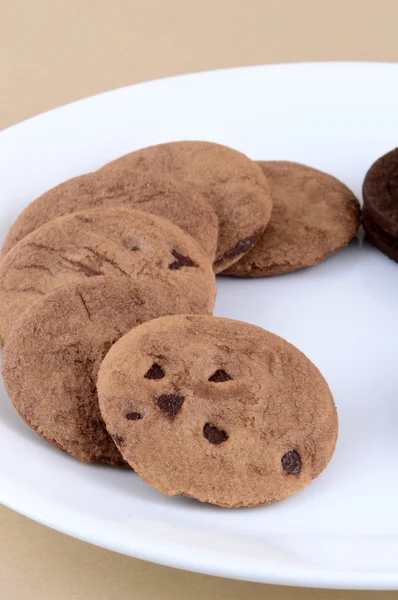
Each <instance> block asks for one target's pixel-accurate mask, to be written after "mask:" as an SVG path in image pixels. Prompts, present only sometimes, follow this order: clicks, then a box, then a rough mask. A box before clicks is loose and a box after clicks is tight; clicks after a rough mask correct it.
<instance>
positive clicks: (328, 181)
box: [224, 161, 360, 277]
mask: <svg viewBox="0 0 398 600" xmlns="http://www.w3.org/2000/svg"><path fill="white" fill-rule="evenodd" d="M258 164H259V165H260V167H261V168H262V170H263V172H264V174H265V175H266V177H267V180H268V182H269V186H270V190H271V194H272V201H273V209H272V215H271V219H270V222H269V223H268V226H267V228H266V230H265V231H264V233H263V235H262V236H261V237H260V239H259V241H258V242H257V244H256V245H255V247H254V248H253V249H252V250H250V251H249V252H248V253H247V254H245V256H243V257H242V258H241V259H240V260H239V261H238V262H237V263H235V264H234V265H232V266H231V267H230V268H229V269H227V270H226V271H225V273H224V274H225V275H234V276H236V277H265V276H267V275H279V274H281V273H289V272H291V271H297V270H299V269H303V268H304V267H310V266H312V265H316V264H317V263H319V262H321V261H323V260H324V259H325V258H327V257H328V256H330V255H331V254H333V253H334V252H337V250H340V248H343V247H344V246H346V245H347V244H348V243H349V242H350V240H352V238H353V237H355V235H356V233H357V231H358V228H359V225H360V206H359V202H358V200H357V199H356V198H355V196H354V194H353V193H352V192H351V191H350V190H349V189H348V188H347V187H346V186H345V185H344V184H343V183H341V181H339V180H338V179H336V178H335V177H332V176H331V175H328V174H327V173H323V172H322V171H318V170H317V169H312V168H311V167H307V166H305V165H301V164H298V163H292V162H287V161H269V162H259V163H258Z"/></svg>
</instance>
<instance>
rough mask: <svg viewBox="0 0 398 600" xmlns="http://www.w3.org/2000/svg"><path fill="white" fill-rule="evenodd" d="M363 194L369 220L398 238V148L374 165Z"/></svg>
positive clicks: (367, 176)
mask: <svg viewBox="0 0 398 600" xmlns="http://www.w3.org/2000/svg"><path fill="white" fill-rule="evenodd" d="M362 193H363V203H364V208H366V211H367V213H368V219H369V218H371V219H372V221H373V222H374V223H375V224H376V225H378V226H379V228H380V229H381V230H382V231H384V233H386V234H387V235H388V236H392V237H393V238H398V148H395V150H391V152H388V153H387V154H385V155H384V156H382V157H381V158H379V159H378V160H376V162H375V163H373V165H372V166H371V167H370V169H369V171H368V172H367V174H366V176H365V180H364V182H363V188H362ZM376 245H377V244H376ZM383 251H384V250H383ZM391 258H392V257H391ZM394 260H395V259H394Z"/></svg>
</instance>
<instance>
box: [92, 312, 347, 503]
mask: <svg viewBox="0 0 398 600" xmlns="http://www.w3.org/2000/svg"><path fill="white" fill-rule="evenodd" d="M97 389H98V396H99V405H100V410H101V414H102V416H103V418H104V421H105V423H106V427H107V429H108V431H109V432H110V433H111V434H112V436H113V439H114V440H115V443H116V444H117V446H118V448H119V450H120V451H121V453H122V455H123V457H124V458H125V460H126V461H127V462H128V463H129V464H130V465H131V466H132V467H134V469H135V470H136V471H137V472H138V473H139V474H140V475H141V476H142V477H143V479H144V480H145V481H147V482H148V483H150V484H151V485H153V486H154V487H155V488H157V489H158V490H160V491H162V492H163V493H165V494H167V495H175V494H184V495H186V496H190V497H193V498H196V499H198V500H200V501H202V502H211V503H214V504H218V505H221V506H226V507H238V506H257V505H260V504H265V503H270V502H274V501H277V500H282V499H284V498H286V497H287V496H289V495H290V494H293V493H294V492H297V491H298V490H300V489H302V488H303V487H305V486H306V485H308V484H309V483H310V482H311V481H312V480H313V479H314V478H315V477H317V476H318V475H319V474H320V473H321V471H322V470H323V469H324V468H325V467H326V466H327V464H328V462H329V461H330V459H331V457H332V454H333V452H334V448H335V444H336V439H337V430H338V421H337V413H336V408H335V404H334V401H333V397H332V395H331V392H330V390H329V388H328V385H327V383H326V381H325V380H324V378H323V377H322V375H321V373H320V372H319V371H318V369H317V368H316V367H315V366H314V365H313V364H312V363H311V362H310V360H308V358H307V357H306V356H304V354H302V353H301V352H300V351H299V350H297V348H295V347H294V346H292V345H291V344H289V343H288V342H286V341H285V340H283V339H282V338H280V337H278V336H276V335H274V334H272V333H269V332H268V331H265V330H263V329H261V328H259V327H256V326H254V325H249V324H248V323H242V322H240V321H232V320H230V319H223V318H217V317H210V316H191V315H189V316H187V315H181V316H172V317H164V318H159V319H155V320H153V321H151V322H147V323H144V324H143V325H140V326H139V327H137V328H135V329H133V330H132V331H131V332H129V333H128V334H126V335H125V336H123V337H122V338H121V339H120V340H119V341H118V342H117V343H116V344H115V345H114V346H113V347H112V349H111V350H110V352H109V353H108V354H107V356H106V357H105V359H104V361H103V363H102V365H101V368H100V371H99V375H98V383H97Z"/></svg>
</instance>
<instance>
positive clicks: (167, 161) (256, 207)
mask: <svg viewBox="0 0 398 600" xmlns="http://www.w3.org/2000/svg"><path fill="white" fill-rule="evenodd" d="M103 170H106V171H109V170H117V171H120V170H127V171H128V172H129V173H136V172H138V171H145V172H151V173H154V174H158V175H163V174H164V173H166V174H168V175H170V176H172V177H174V178H175V179H177V180H178V181H184V182H186V183H187V184H189V185H191V186H192V187H193V188H194V189H196V190H197V191H199V192H200V193H201V194H202V195H203V196H204V197H205V198H206V199H207V200H208V201H209V203H210V204H211V205H212V206H213V208H214V210H215V211H216V213H217V216H218V246H217V254H216V258H215V261H214V270H215V272H216V273H219V272H220V271H222V270H224V269H225V268H226V267H228V266H229V265H231V264H233V263H234V262H236V261H237V260H239V258H240V257H241V256H243V254H245V253H246V252H247V251H248V250H250V248H251V247H252V246H254V244H255V243H256V241H257V240H258V238H259V237H260V235H261V233H262V232H263V231H264V229H265V227H266V225H267V223H268V221H269V218H270V215H271V208H272V201H271V196H270V193H269V189H268V185H267V181H266V179H265V177H264V175H263V173H262V171H261V169H260V168H259V167H258V166H257V165H256V164H255V163H254V162H253V161H251V160H250V159H249V158H247V156H245V155H244V154H241V153H240V152H237V151H236V150H232V149H231V148H227V147H226V146H220V145H219V144H213V143H210V142H199V141H184V142H172V143H168V144H160V145H157V146H151V147H149V148H143V149H141V150H137V151H136V152H132V153H131V154H127V155H125V156H122V157H120V158H118V159H116V160H115V161H113V162H111V163H109V164H107V165H105V166H104V167H103Z"/></svg>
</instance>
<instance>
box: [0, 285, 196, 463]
mask: <svg viewBox="0 0 398 600" xmlns="http://www.w3.org/2000/svg"><path fill="white" fill-rule="evenodd" d="M166 291H167V290H166ZM164 292H165V290H164V286H163V285H162V282H158V281H132V280H131V279H128V278H124V279H123V278H121V277H118V278H110V277H92V278H89V279H85V280H84V281H81V282H79V283H73V284H68V285H66V286H61V287H59V288H57V289H56V290H54V291H52V292H51V293H49V294H47V295H46V296H45V297H44V298H43V299H39V300H38V301H37V302H35V303H34V304H33V305H32V306H31V307H30V308H29V309H28V310H26V311H25V313H24V314H23V315H22V317H21V318H20V319H19V321H18V322H17V324H16V325H15V327H14V328H13V330H12V332H11V333H10V335H9V336H8V338H7V341H6V343H5V346H4V350H3V360H2V371H3V377H4V383H5V386H6V388H7V391H8V394H9V396H10V398H11V400H12V402H13V403H14V406H15V408H16V409H17V411H18V412H19V414H20V415H21V416H22V418H23V419H24V420H25V421H26V422H27V423H28V425H30V427H32V428H33V429H34V430H35V431H37V433H39V434H40V435H41V436H42V437H43V438H45V439H46V440H48V441H49V442H50V443H52V444H54V445H55V446H57V447H59V448H61V449H62V450H65V451H66V452H68V453H69V454H72V455H73V456H75V457H76V458H79V459H80V460H83V461H86V462H93V461H95V462H104V463H109V464H113V465H121V464H124V461H123V459H122V457H121V455H120V453H119V451H118V450H117V447H116V445H115V443H114V442H113V441H112V439H111V438H110V436H109V435H108V433H107V431H106V429H105V425H104V422H103V420H102V418H101V414H100V411H99V408H98V399H97V392H96V381H97V373H98V369H99V367H100V364H101V361H102V359H103V358H104V356H105V355H106V353H107V352H108V350H109V348H110V347H111V346H112V344H113V343H114V342H115V341H116V340H118V339H119V338H120V336H122V335H123V334H125V333H126V332H127V331H130V330H131V328H133V327H135V326H136V325H138V324H140V323H142V322H144V321H146V320H148V319H153V318H155V317H158V316H160V315H166V314H174V313H177V312H178V311H181V312H182V311H184V310H185V307H186V302H185V299H184V297H183V296H182V295H179V296H177V297H173V296H171V295H170V294H167V293H164ZM149 376H150V377H151V378H154V379H156V377H157V376H158V374H157V373H156V371H152V373H151V374H149ZM129 418H130V419H134V415H130V416H129ZM115 441H116V442H118V438H117V437H116V438H115Z"/></svg>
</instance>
